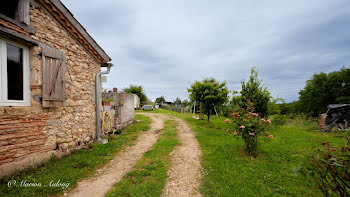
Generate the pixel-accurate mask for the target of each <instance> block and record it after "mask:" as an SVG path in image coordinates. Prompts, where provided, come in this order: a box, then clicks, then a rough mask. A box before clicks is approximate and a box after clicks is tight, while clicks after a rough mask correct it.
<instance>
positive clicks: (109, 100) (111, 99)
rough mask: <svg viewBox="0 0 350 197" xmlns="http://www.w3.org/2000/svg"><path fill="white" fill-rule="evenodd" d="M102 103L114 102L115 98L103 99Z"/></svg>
mask: <svg viewBox="0 0 350 197" xmlns="http://www.w3.org/2000/svg"><path fill="white" fill-rule="evenodd" d="M102 102H114V99H113V98H104V99H102Z"/></svg>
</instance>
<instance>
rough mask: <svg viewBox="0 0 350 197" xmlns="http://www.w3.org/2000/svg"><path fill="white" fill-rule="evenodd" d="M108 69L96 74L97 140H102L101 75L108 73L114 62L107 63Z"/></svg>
mask: <svg viewBox="0 0 350 197" xmlns="http://www.w3.org/2000/svg"><path fill="white" fill-rule="evenodd" d="M105 65H107V71H103V72H99V73H97V74H96V127H97V141H101V118H100V116H101V115H100V77H101V75H104V74H108V73H109V71H110V70H111V67H112V66H113V64H111V63H106V64H105Z"/></svg>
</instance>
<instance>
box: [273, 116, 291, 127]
mask: <svg viewBox="0 0 350 197" xmlns="http://www.w3.org/2000/svg"><path fill="white" fill-rule="evenodd" d="M272 120H273V123H274V124H276V125H284V124H286V123H287V120H288V117H287V116H286V115H282V114H277V115H275V116H274V117H273V119H272Z"/></svg>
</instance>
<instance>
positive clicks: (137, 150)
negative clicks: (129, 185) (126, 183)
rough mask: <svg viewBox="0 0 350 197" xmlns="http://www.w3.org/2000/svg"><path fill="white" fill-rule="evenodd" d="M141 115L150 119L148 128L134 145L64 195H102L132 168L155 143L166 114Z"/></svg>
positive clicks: (97, 196)
mask: <svg viewBox="0 0 350 197" xmlns="http://www.w3.org/2000/svg"><path fill="white" fill-rule="evenodd" d="M143 115H147V116H149V117H150V118H151V120H152V123H151V125H150V130H149V131H147V132H145V133H143V134H141V135H140V136H139V137H138V139H137V141H136V142H135V145H133V146H131V147H128V148H126V149H125V150H123V151H121V152H120V153H118V154H117V155H116V156H115V157H114V159H113V160H111V161H110V162H109V163H108V164H106V165H105V166H104V167H103V168H101V169H99V170H97V174H96V175H95V176H94V177H92V178H89V179H85V180H82V181H80V182H79V183H78V186H77V187H76V188H75V189H74V190H72V191H71V192H70V193H67V194H65V196H79V197H89V196H91V197H99V196H104V195H105V194H106V193H107V192H108V191H109V190H110V189H111V188H112V187H113V186H114V185H115V184H116V183H117V182H119V181H120V180H121V179H122V178H123V176H124V175H125V174H126V173H127V172H129V171H130V170H131V169H132V167H133V166H134V164H135V163H136V162H137V161H138V160H139V159H140V158H141V157H142V156H143V154H144V153H145V152H147V151H148V150H150V148H151V147H152V146H153V144H154V143H156V141H157V139H158V137H159V133H160V131H161V129H163V127H164V119H165V118H166V116H163V115H160V114H150V113H144V114H143Z"/></svg>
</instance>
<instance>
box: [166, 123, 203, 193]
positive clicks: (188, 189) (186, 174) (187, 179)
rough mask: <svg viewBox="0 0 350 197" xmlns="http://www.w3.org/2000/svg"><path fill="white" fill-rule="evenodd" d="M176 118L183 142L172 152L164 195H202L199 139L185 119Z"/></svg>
mask: <svg viewBox="0 0 350 197" xmlns="http://www.w3.org/2000/svg"><path fill="white" fill-rule="evenodd" d="M175 120H176V122H177V130H178V136H179V139H180V142H181V143H182V144H181V145H180V146H177V147H175V149H174V150H173V151H172V152H171V161H170V168H169V169H168V179H167V181H166V184H165V187H164V189H163V194H162V196H176V197H177V196H181V197H185V196H201V195H200V193H199V192H198V188H199V184H200V176H201V174H200V170H201V164H200V155H201V150H200V147H199V144H198V141H197V139H196V138H195V136H194V133H193V132H192V131H191V129H190V127H189V126H188V125H187V124H186V123H185V122H184V121H183V120H181V119H178V118H175Z"/></svg>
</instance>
